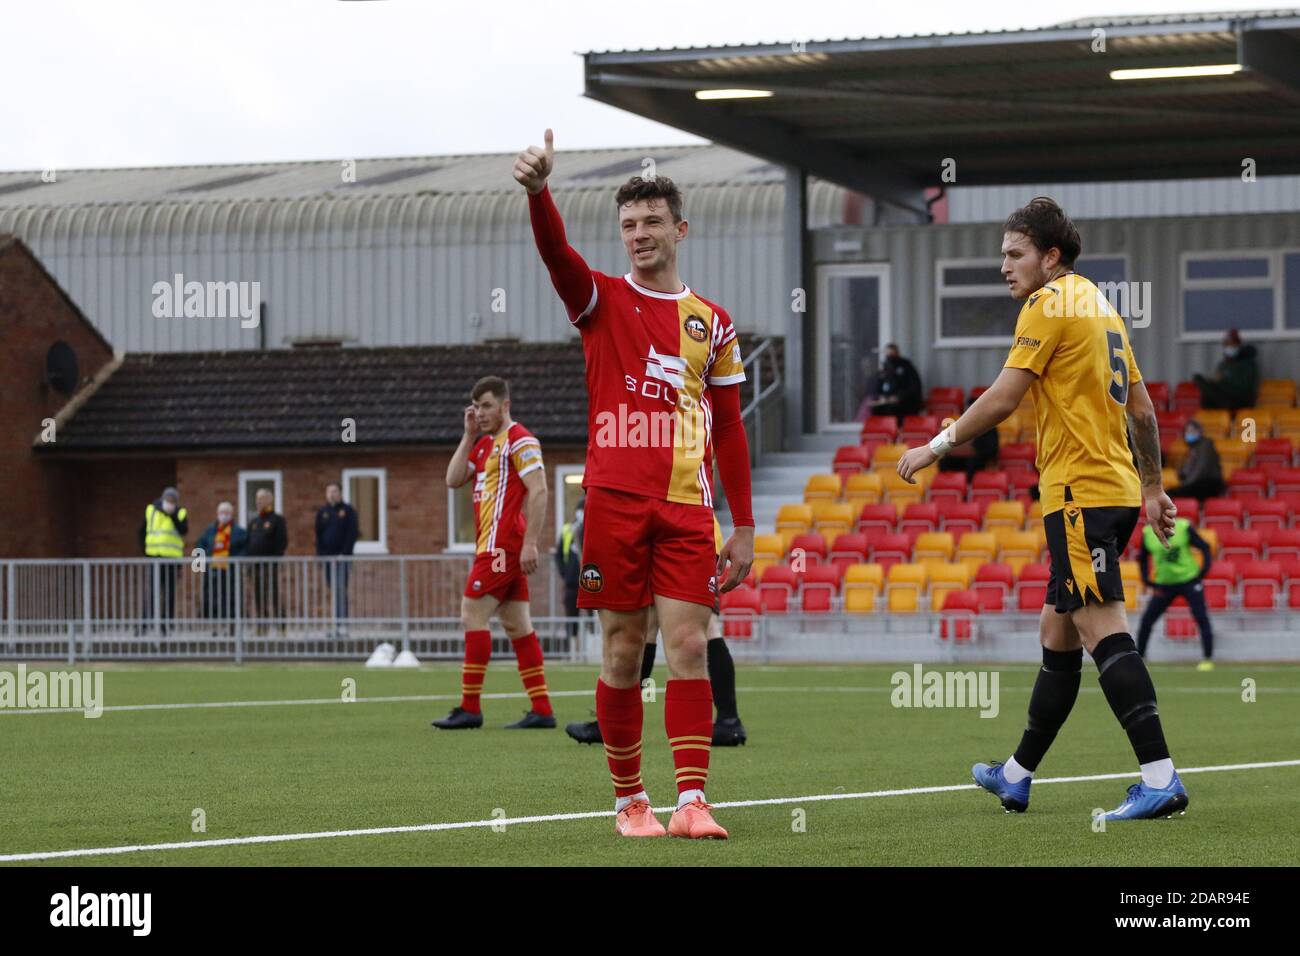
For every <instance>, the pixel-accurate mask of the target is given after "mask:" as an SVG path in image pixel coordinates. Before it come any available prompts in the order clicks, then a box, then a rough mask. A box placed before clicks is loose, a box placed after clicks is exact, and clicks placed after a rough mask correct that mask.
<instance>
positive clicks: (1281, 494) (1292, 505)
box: [1273, 491, 1300, 528]
mask: <svg viewBox="0 0 1300 956" xmlns="http://www.w3.org/2000/svg"><path fill="white" fill-rule="evenodd" d="M1273 500H1274V501H1280V502H1282V503H1283V504H1285V505H1286V507H1287V510H1288V511H1290V512H1291V524H1292V526H1293V527H1297V528H1300V491H1275V492H1273Z"/></svg>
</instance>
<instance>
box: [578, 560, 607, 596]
mask: <svg viewBox="0 0 1300 956" xmlns="http://www.w3.org/2000/svg"><path fill="white" fill-rule="evenodd" d="M578 583H579V584H581V585H582V589H583V590H584V591H587V592H588V593H590V594H595V593H596V592H597V591H599V590H600V589H601V588H603V587H604V586H605V576H604V575H603V574H601V573H600V568H598V567H596V566H595V565H594V564H584V565H583V566H582V573H581V574H580V575H579V576H578Z"/></svg>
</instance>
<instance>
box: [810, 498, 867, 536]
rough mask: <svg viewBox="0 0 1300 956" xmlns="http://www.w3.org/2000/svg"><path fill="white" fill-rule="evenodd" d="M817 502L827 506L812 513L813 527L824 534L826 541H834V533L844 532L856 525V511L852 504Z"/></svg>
mask: <svg viewBox="0 0 1300 956" xmlns="http://www.w3.org/2000/svg"><path fill="white" fill-rule="evenodd" d="M819 504H827V507H825V508H823V509H821V511H820V513H818V514H816V515H814V517H813V527H814V528H815V530H816V531H818V532H819V533H820V534H822V535H825V537H826V540H827V541H834V540H835V536H836V535H838V534H845V533H847V532H849V531H852V530H853V529H854V528H856V527H857V525H858V512H857V510H855V509H854V507H853V506H852V505H847V504H838V503H835V502H830V503H826V502H819Z"/></svg>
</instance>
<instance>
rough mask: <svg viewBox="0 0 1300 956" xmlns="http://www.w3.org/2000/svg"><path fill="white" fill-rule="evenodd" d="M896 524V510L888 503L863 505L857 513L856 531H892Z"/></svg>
mask: <svg viewBox="0 0 1300 956" xmlns="http://www.w3.org/2000/svg"><path fill="white" fill-rule="evenodd" d="M897 524H898V509H897V508H895V507H894V506H893V504H891V503H890V502H888V501H882V502H881V503H880V504H876V505H863V506H862V510H861V511H860V512H858V530H859V531H871V530H872V529H876V530H879V531H893V530H894V528H895V526H896V525H897Z"/></svg>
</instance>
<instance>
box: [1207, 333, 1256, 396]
mask: <svg viewBox="0 0 1300 956" xmlns="http://www.w3.org/2000/svg"><path fill="white" fill-rule="evenodd" d="M1192 380H1193V381H1195V382H1196V384H1197V385H1198V386H1200V389H1201V407H1202V408H1228V409H1233V408H1252V407H1253V406H1254V404H1255V400H1256V399H1257V398H1258V397H1259V362H1258V359H1257V355H1256V352H1255V346H1253V345H1242V344H1241V335H1240V334H1239V333H1238V332H1237V330H1236V329H1231V330H1230V331H1228V332H1226V333H1224V336H1223V361H1221V362H1220V363H1219V365H1218V367H1217V368H1216V369H1215V370H1214V377H1213V378H1206V377H1205V376H1204V375H1193V376H1192Z"/></svg>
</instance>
